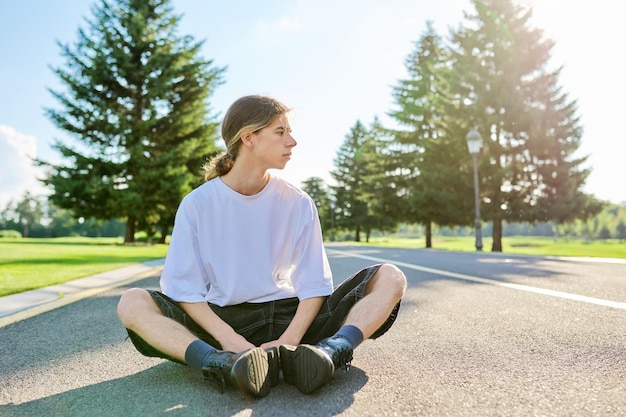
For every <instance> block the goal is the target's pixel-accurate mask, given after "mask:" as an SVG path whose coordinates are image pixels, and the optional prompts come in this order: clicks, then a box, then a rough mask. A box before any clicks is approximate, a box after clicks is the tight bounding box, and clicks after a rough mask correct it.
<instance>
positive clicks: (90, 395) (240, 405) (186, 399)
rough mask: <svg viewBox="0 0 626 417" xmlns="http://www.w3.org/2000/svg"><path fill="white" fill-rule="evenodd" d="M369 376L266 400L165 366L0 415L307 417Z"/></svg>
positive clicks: (325, 410) (342, 377)
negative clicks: (220, 388) (221, 389)
mask: <svg viewBox="0 0 626 417" xmlns="http://www.w3.org/2000/svg"><path fill="white" fill-rule="evenodd" d="M367 380H368V377H367V375H366V374H365V372H363V371H362V370H361V369H358V368H355V367H352V368H351V370H350V371H349V372H348V373H344V372H342V371H339V372H337V374H336V376H335V378H334V379H333V381H331V382H330V383H329V384H328V385H327V386H325V387H323V388H321V389H320V390H318V391H316V392H315V393H313V394H312V395H304V394H301V393H300V392H298V391H297V390H296V388H295V387H292V386H290V385H287V384H285V383H284V382H283V381H281V383H280V385H279V386H277V387H275V388H273V389H272V391H271V392H270V394H269V396H267V397H265V398H262V399H254V398H249V397H246V396H244V395H243V394H241V393H240V392H238V391H236V390H234V389H233V388H230V389H227V391H226V392H224V393H223V394H220V393H218V392H216V391H214V390H212V389H211V388H209V387H208V386H207V385H206V384H205V383H204V381H203V380H202V376H201V375H200V374H199V373H198V372H197V371H194V370H192V369H190V368H187V367H185V366H182V365H178V364H174V363H171V362H163V363H160V364H158V365H156V366H153V367H151V368H149V369H147V370H145V371H142V372H138V373H136V374H133V375H130V376H126V377H123V378H118V379H113V380H110V381H105V382H101V383H97V384H93V385H88V386H84V387H81V388H77V389H73V390H69V391H66V392H63V393H60V394H55V395H51V396H48V397H44V398H40V399H37V400H32V401H29V402H25V403H22V404H7V405H3V406H0V415H2V416H7V417H20V416H24V417H26V416H28V417H31V416H66V417H71V416H81V417H82V416H90V417H96V416H185V417H187V416H234V415H237V416H310V415H312V413H313V414H314V415H325V416H332V415H336V414H339V413H341V412H343V411H345V410H346V409H347V408H349V407H350V406H351V405H352V404H353V402H354V395H355V393H356V392H358V391H359V390H360V389H361V388H362V387H363V386H364V385H365V384H366V383H367Z"/></svg>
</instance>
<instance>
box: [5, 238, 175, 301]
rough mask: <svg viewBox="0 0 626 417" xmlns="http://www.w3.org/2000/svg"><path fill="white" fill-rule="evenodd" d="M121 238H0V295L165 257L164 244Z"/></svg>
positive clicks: (165, 249)
mask: <svg viewBox="0 0 626 417" xmlns="http://www.w3.org/2000/svg"><path fill="white" fill-rule="evenodd" d="M122 243H123V240H122V239H121V238H80V237H79V238H56V239H0V296H3V295H8V294H14V293H18V292H22V291H27V290H31V289H35V288H41V287H46V286H48V285H54V284H60V283H63V282H67V281H71V280H73V279H77V278H83V277H86V276H90V275H94V274H97V273H100V272H104V271H108V270H112V269H116V268H121V267H124V266H127V265H132V264H135V263H139V262H145V261H148V260H152V259H159V258H163V257H165V254H166V252H167V245H136V246H127V245H123V244H122Z"/></svg>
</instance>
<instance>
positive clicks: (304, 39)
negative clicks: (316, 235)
mask: <svg viewBox="0 0 626 417" xmlns="http://www.w3.org/2000/svg"><path fill="white" fill-rule="evenodd" d="M525 3H526V4H531V5H532V6H533V7H534V11H535V16H534V22H535V25H536V26H538V27H540V28H542V29H544V30H545V32H546V35H547V36H549V37H550V38H552V39H554V40H555V41H556V47H555V49H554V55H553V60H552V62H551V65H553V66H560V65H563V66H564V69H563V72H562V77H561V79H560V85H561V86H562V87H563V89H564V91H566V92H567V93H569V94H570V97H571V98H572V99H576V100H577V101H578V104H579V114H580V116H581V122H582V124H583V126H584V127H585V133H584V135H583V142H582V146H581V149H580V153H579V154H580V155H581V156H582V155H589V161H588V165H589V166H591V168H592V170H593V171H592V174H591V176H590V177H589V179H588V181H587V186H586V188H585V191H586V192H589V193H592V194H595V195H596V196H597V197H599V198H601V199H605V200H610V201H612V202H616V203H619V202H623V201H626V186H625V185H624V183H625V182H626V169H624V168H623V165H624V154H626V134H625V133H624V129H623V127H622V124H621V123H620V122H621V120H622V119H623V115H624V109H625V106H624V104H623V103H624V97H626V81H625V78H626V77H625V76H624V74H626V52H624V51H626V49H625V48H624V46H623V40H624V39H626V25H623V22H622V21H621V19H622V18H623V16H625V15H626V5H625V4H626V3H625V2H622V1H618V0H596V1H594V2H571V1H567V0H541V1H539V0H525ZM92 4H93V1H88V0H55V1H49V0H20V1H4V2H2V5H0V60H1V62H2V63H1V64H0V207H4V206H5V205H6V203H7V201H8V200H9V199H11V198H13V199H16V198H19V197H20V196H22V195H23V193H24V192H25V191H26V190H30V191H31V192H33V193H35V194H38V193H42V192H43V190H42V188H41V186H40V185H39V183H38V182H37V180H36V176H37V175H38V170H37V169H36V168H34V167H33V166H32V164H31V163H30V162H29V159H28V157H33V156H37V157H39V158H42V159H44V160H55V159H56V158H57V157H58V155H57V154H56V153H54V152H52V151H51V150H50V147H49V145H50V143H52V141H53V140H54V139H64V138H65V136H64V133H63V132H62V131H59V130H58V129H56V128H55V127H54V125H53V124H52V123H51V122H50V121H49V120H48V119H47V118H46V117H45V115H44V110H43V109H44V108H45V107H57V103H56V102H55V101H54V100H53V99H52V97H51V95H50V94H49V92H48V91H47V88H53V89H57V88H59V83H58V81H57V79H56V78H55V76H54V75H53V73H52V71H51V70H50V68H49V66H60V65H62V64H63V60H62V58H61V56H60V53H59V52H60V50H59V48H58V46H57V45H56V41H61V42H62V43H68V42H69V43H73V42H75V40H76V39H77V36H76V34H77V30H78V28H79V27H83V28H84V27H86V24H85V22H84V18H85V17H91V12H90V7H91V5H92ZM173 6H174V9H175V11H176V12H177V13H178V14H182V15H183V18H182V21H181V24H180V27H179V31H180V33H181V34H189V35H192V36H193V37H194V38H195V39H196V40H204V41H205V43H204V47H203V50H202V55H203V56H204V57H205V58H208V59H212V60H214V63H215V65H217V66H220V67H221V66H225V67H227V71H226V72H225V74H224V80H225V83H224V84H223V85H221V86H220V87H218V89H217V90H216V92H215V94H214V95H213V96H212V98H211V105H212V108H213V110H214V112H215V113H219V114H223V113H224V112H225V110H226V109H227V107H228V106H229V105H230V103H231V102H232V101H234V100H235V99H236V98H238V97H239V96H241V95H244V94H250V93H261V94H268V95H271V96H274V97H276V98H278V99H280V100H281V101H283V102H284V103H285V104H287V105H288V106H290V107H292V108H293V109H294V110H295V111H294V116H293V119H292V127H293V129H294V132H293V134H294V136H295V138H296V140H297V141H298V146H297V148H296V149H295V152H294V157H293V158H292V160H291V161H290V163H289V164H288V166H287V168H286V169H285V170H284V171H283V172H281V173H280V174H279V175H281V176H283V177H285V178H286V179H288V180H290V181H292V182H294V183H295V184H300V182H301V181H303V180H305V179H306V178H309V177H311V176H318V177H322V178H324V179H325V180H326V181H328V182H329V181H330V176H329V174H328V172H329V171H330V170H331V169H332V168H333V158H334V156H335V154H336V152H337V149H338V148H339V146H340V145H341V143H342V142H343V140H344V137H345V135H346V134H347V133H348V132H349V130H350V128H351V127H352V126H353V125H354V123H355V122H356V121H357V120H361V121H362V122H363V123H365V124H370V123H371V122H372V121H373V119H374V117H376V116H378V117H379V118H380V119H381V120H382V121H383V123H385V122H389V123H390V121H389V119H388V118H387V116H386V114H387V112H389V111H390V110H391V109H393V100H392V97H391V90H392V87H393V86H395V85H396V84H397V81H398V80H399V79H402V78H404V77H405V76H406V71H405V68H404V61H405V58H406V56H407V55H408V54H409V53H410V52H412V51H413V49H414V43H415V41H416V40H417V39H418V38H419V37H420V35H421V34H422V33H423V31H424V29H425V23H426V21H427V20H431V21H433V22H434V24H435V28H436V29H437V30H438V31H439V32H440V33H441V34H443V35H447V33H448V28H449V27H450V26H457V25H458V24H459V23H461V22H462V20H463V11H464V10H465V11H472V7H471V5H470V2H469V0H439V1H432V2H426V1H416V0H384V1H382V0H380V1H374V0H339V1H337V0H291V1H288V0H269V1H267V0H266V1H263V2H258V1H253V0H250V1H243V0H240V1H228V2H225V1H224V2H222V1H220V2H216V1H192V0H173ZM468 157H469V156H468Z"/></svg>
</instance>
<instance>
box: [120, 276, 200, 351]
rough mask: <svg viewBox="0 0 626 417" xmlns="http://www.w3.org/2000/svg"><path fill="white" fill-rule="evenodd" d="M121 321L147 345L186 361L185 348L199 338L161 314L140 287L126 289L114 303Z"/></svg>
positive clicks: (148, 295)
mask: <svg viewBox="0 0 626 417" xmlns="http://www.w3.org/2000/svg"><path fill="white" fill-rule="evenodd" d="M117 315H118V317H119V318H120V320H121V322H122V324H123V325H124V326H125V327H126V328H127V329H130V330H132V331H133V332H135V333H137V334H138V335H139V336H141V338H142V339H144V340H145V341H146V342H147V343H148V344H150V346H152V347H154V348H155V349H158V350H159V351H161V352H163V353H165V354H167V355H169V356H171V357H172V358H174V359H176V360H179V361H181V362H183V363H184V362H185V351H186V350H187V347H188V346H189V344H191V342H193V341H195V340H198V338H197V337H196V336H195V335H194V334H193V333H191V332H190V331H189V330H187V328H185V327H184V326H182V325H181V324H179V323H177V322H175V321H174V320H171V319H169V318H167V317H165V316H164V315H163V313H162V312H161V309H160V308H159V307H158V306H157V304H156V302H155V301H154V300H153V299H152V296H150V294H149V293H148V292H147V291H146V290H143V289H140V288H133V289H130V290H128V291H126V292H125V293H124V294H123V295H122V298H121V299H120V302H119V304H118V305H117Z"/></svg>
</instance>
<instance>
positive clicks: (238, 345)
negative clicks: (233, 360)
mask: <svg viewBox="0 0 626 417" xmlns="http://www.w3.org/2000/svg"><path fill="white" fill-rule="evenodd" d="M219 342H220V344H221V345H222V350H226V351H229V352H235V353H239V352H243V351H246V350H250V349H254V348H255V347H256V346H254V345H253V344H252V343H250V342H248V341H247V340H246V339H245V338H244V337H243V336H241V335H240V334H237V333H234V334H233V335H232V336H230V337H228V338H227V339H223V340H220V341H219Z"/></svg>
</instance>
